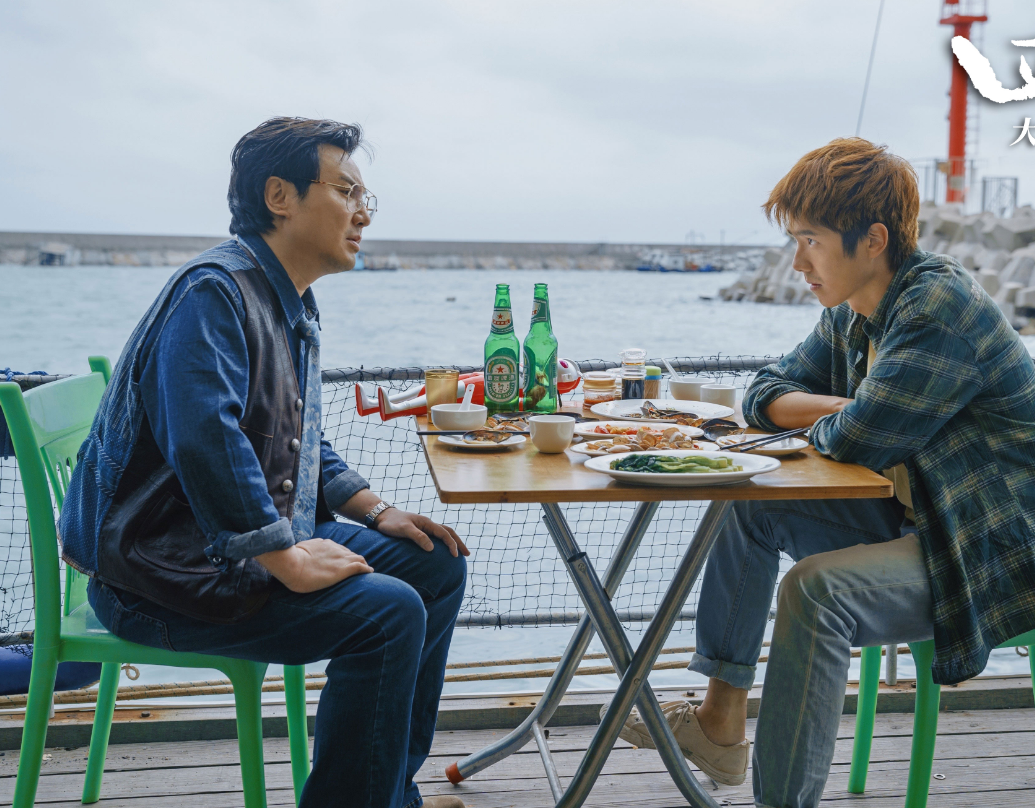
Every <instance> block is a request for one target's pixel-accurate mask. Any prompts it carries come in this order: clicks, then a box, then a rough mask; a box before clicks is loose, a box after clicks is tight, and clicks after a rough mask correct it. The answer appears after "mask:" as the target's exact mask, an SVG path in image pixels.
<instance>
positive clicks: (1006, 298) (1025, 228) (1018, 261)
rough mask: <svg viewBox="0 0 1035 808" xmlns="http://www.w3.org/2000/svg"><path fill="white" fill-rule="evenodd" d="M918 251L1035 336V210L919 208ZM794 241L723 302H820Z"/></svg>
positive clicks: (768, 256)
mask: <svg viewBox="0 0 1035 808" xmlns="http://www.w3.org/2000/svg"><path fill="white" fill-rule="evenodd" d="M919 247H920V249H922V250H928V251H930V252H934V253H942V254H946V255H951V256H952V257H953V258H955V259H956V260H958V261H959V262H960V264H962V265H963V268H964V269H966V270H968V271H969V272H971V273H972V274H973V275H974V278H975V280H977V282H978V283H979V284H981V287H982V288H983V289H984V290H985V291H986V292H988V294H989V295H991V296H992V299H993V300H994V301H995V302H996V304H997V305H998V306H999V308H1000V309H1001V310H1002V312H1003V314H1004V315H1005V316H1006V318H1007V319H1008V320H1009V321H1010V322H1011V323H1012V324H1013V326H1014V327H1015V328H1017V329H1022V330H1024V333H1028V332H1029V331H1035V208H1033V207H1032V206H1031V205H1023V206H1021V207H1018V208H1016V209H1015V210H1014V211H1013V213H1012V215H1010V216H1009V217H997V216H995V215H994V214H992V213H988V212H985V213H974V214H965V213H963V211H962V210H961V208H960V206H958V205H935V204H933V203H930V202H925V203H924V204H922V205H921V206H920V241H919ZM794 249H795V247H794V242H793V240H792V241H790V242H789V243H788V244H787V245H786V246H785V247H783V248H782V249H781V248H771V249H769V250H766V251H765V254H764V256H763V260H762V261H760V262H759V264H758V265H757V268H756V269H755V270H754V271H753V272H750V273H745V274H744V275H742V276H741V277H740V278H738V279H737V280H736V281H735V282H734V283H733V284H731V285H730V286H727V287H725V288H723V289H721V290H719V296H720V297H721V298H722V299H723V300H744V301H749V302H756V303H813V302H816V299H815V297H814V296H813V295H812V293H811V292H810V291H809V287H808V284H806V283H805V280H804V277H803V276H802V274H801V273H800V272H796V271H795V270H794V268H793V266H792V262H793V260H794Z"/></svg>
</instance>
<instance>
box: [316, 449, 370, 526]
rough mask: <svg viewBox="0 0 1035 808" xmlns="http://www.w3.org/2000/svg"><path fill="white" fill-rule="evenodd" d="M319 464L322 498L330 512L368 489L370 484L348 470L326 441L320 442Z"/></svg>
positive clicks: (357, 473) (358, 474)
mask: <svg viewBox="0 0 1035 808" xmlns="http://www.w3.org/2000/svg"><path fill="white" fill-rule="evenodd" d="M320 462H321V469H320V479H321V482H322V483H323V497H324V500H325V501H326V502H327V507H328V508H330V509H331V510H332V511H336V510H338V509H339V508H340V507H341V506H342V505H344V504H345V503H346V502H348V501H349V500H350V499H352V497H353V496H354V495H356V494H358V493H359V492H360V491H362V490H363V489H364V488H370V483H368V482H367V481H366V480H365V479H363V476H362V475H361V474H360V473H359V472H357V471H355V470H354V469H350V468H349V467H348V466H347V465H346V463H345V461H344V460H342V459H341V455H339V454H338V453H337V452H336V451H334V448H333V447H332V446H331V444H330V442H329V441H327V440H321V441H320Z"/></svg>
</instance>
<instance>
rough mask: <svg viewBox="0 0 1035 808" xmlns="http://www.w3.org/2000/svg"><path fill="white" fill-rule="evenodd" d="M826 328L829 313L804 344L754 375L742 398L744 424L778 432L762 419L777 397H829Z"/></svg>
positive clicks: (770, 423) (829, 322)
mask: <svg viewBox="0 0 1035 808" xmlns="http://www.w3.org/2000/svg"><path fill="white" fill-rule="evenodd" d="M830 328H831V321H830V313H829V311H824V312H823V315H822V317H820V321H819V323H817V324H816V327H815V328H814V329H813V330H812V333H811V334H809V336H808V337H806V338H805V341H804V342H802V343H801V344H800V345H798V347H796V348H795V349H794V350H793V351H791V352H790V353H789V354H787V355H786V356H785V357H784V358H783V359H781V360H780V361H779V362H777V363H775V364H773V365H766V366H765V367H764V368H762V369H761V370H760V371H759V372H758V375H757V376H755V378H754V380H753V381H752V382H751V385H750V386H749V387H748V389H747V392H746V393H745V394H744V405H743V407H744V420H746V421H747V422H748V423H749V424H751V425H752V426H754V427H758V428H759V429H762V430H764V431H766V432H779V431H780V427H779V426H777V425H776V424H774V423H773V422H772V421H770V420H769V418H767V417H766V414H765V411H766V409H767V408H768V407H769V405H770V404H772V403H773V402H774V401H776V399H778V398H780V396H785V395H787V394H788V393H813V394H815V395H821V396H829V395H831V391H830V368H831V352H832V350H833V346H832V342H831V339H830Z"/></svg>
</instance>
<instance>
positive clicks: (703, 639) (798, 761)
mask: <svg viewBox="0 0 1035 808" xmlns="http://www.w3.org/2000/svg"><path fill="white" fill-rule="evenodd" d="M764 210H765V212H766V215H767V216H768V217H769V218H770V220H771V221H772V220H775V221H776V222H778V223H779V224H780V225H781V226H783V227H785V228H786V230H787V232H788V233H789V234H790V236H791V237H792V238H793V239H794V240H795V242H796V252H795V257H794V264H793V266H794V269H795V270H797V271H798V272H801V273H802V274H803V275H804V277H805V280H806V281H807V282H808V283H809V286H810V288H811V289H812V291H813V293H814V294H815V295H816V297H817V298H819V301H820V302H821V303H822V304H823V306H824V307H825V310H824V311H823V313H822V315H821V316H820V321H819V324H818V325H817V326H816V328H815V330H814V331H813V332H812V334H811V335H810V336H809V337H808V338H807V339H806V340H805V341H804V342H803V343H801V345H799V346H798V347H797V348H795V349H794V350H793V351H791V353H789V354H788V355H787V356H785V357H784V358H783V359H782V360H781V361H780V362H779V363H777V364H774V365H769V366H768V367H766V368H764V369H763V370H762V371H761V372H760V373H759V374H758V376H757V377H756V378H755V380H754V381H753V382H752V384H751V387H750V388H749V389H748V391H747V395H746V396H745V398H744V416H745V418H746V419H747V421H748V422H749V423H750V424H752V425H753V426H756V427H760V428H762V429H764V430H766V431H770V432H775V431H777V430H779V429H781V428H795V427H803V426H811V427H812V431H811V433H810V438H811V441H812V443H813V444H814V445H815V447H816V449H817V450H818V451H820V452H821V453H823V454H825V455H827V456H829V457H831V458H833V459H835V460H840V461H845V462H852V463H860V464H862V465H864V466H867V467H869V468H871V469H873V470H875V471H879V472H883V473H884V474H885V475H887V476H888V477H889V478H891V479H892V480H893V481H894V483H895V494H896V497H895V498H894V499H871V500H828V501H823V500H819V501H802V502H738V503H735V505H734V507H733V509H732V511H731V514H730V516H729V518H728V519H727V521H726V524H725V525H724V527H723V529H722V534H721V535H720V536H719V539H718V541H717V542H716V545H715V549H714V550H713V552H712V555H711V557H710V558H709V560H708V564H707V567H706V570H705V574H704V581H703V585H702V590H701V598H700V606H699V609H698V619H697V653H696V654H695V655H694V657H693V660H692V661H691V663H690V670H693V671H697V672H698V673H701V674H704V675H705V676H708V677H709V684H708V692H707V695H706V696H705V699H704V703H703V704H702V705H701V706H699V707H696V708H695V707H694V706H693V705H690V704H688V703H685V702H675V703H671V704H668V705H665V708H666V714H667V715H668V717H669V723H670V724H671V725H672V727H673V729H674V731H675V734H676V737H677V739H678V740H679V742H680V746H681V747H682V748H683V751H684V753H685V754H686V755H687V757H689V758H691V759H692V760H693V761H694V763H696V764H697V765H698V767H699V768H701V769H702V770H703V771H705V772H706V773H707V774H709V775H711V776H712V777H713V778H714V779H715V780H717V781H719V782H723V783H727V784H737V783H740V782H743V780H744V778H745V774H746V770H747V762H748V742H747V741H746V740H745V735H744V730H745V722H746V716H747V695H748V690H749V688H750V687H751V685H752V683H753V681H754V677H755V666H756V664H757V660H758V657H759V653H760V651H761V648H762V639H763V634H764V631H765V624H766V621H767V619H768V617H769V609H770V605H771V603H772V593H773V588H774V586H775V585H776V578H777V573H778V570H779V560H780V553H786V554H787V555H789V556H790V557H791V558H793V559H794V560H795V561H796V562H797V563H796V564H795V565H794V567H792V568H791V570H790V571H789V572H788V573H787V574H786V575H785V576H784V579H783V581H782V582H781V584H780V589H779V594H778V599H777V610H776V626H775V628H774V631H773V638H772V647H771V649H770V653H769V662H768V666H767V669H766V675H765V684H764V687H763V691H762V702H761V706H760V708H759V714H758V724H757V727H756V732H755V753H754V765H753V786H754V796H755V803H756V805H760V806H771V808H777V806H779V807H780V808H783V807H784V806H787V807H797V806H814V805H817V804H818V803H819V800H820V798H821V796H822V794H823V788H824V786H825V784H826V780H827V775H828V772H829V769H830V762H831V760H832V759H833V755H834V742H835V740H836V738H837V729H838V725H839V722H840V718H841V711H842V708H843V706H844V697H845V686H846V684H847V681H848V667H849V660H850V652H851V648H852V647H853V646H856V647H858V646H877V645H884V644H886V643H892V642H894V643H898V642H912V641H920V640H929V639H931V638H932V637H933V638H934V641H935V657H934V665H933V668H932V672H933V675H934V680H935V682H938V683H941V684H953V683H956V682H960V681H962V680H964V679H967V678H970V677H972V676H976V675H977V674H979V673H980V672H981V671H982V669H983V668H984V666H985V663H986V661H987V659H988V655H989V652H990V651H991V649H992V648H994V647H995V646H996V645H998V644H999V643H1001V642H1003V641H1004V640H1007V639H1008V638H1010V637H1012V636H1015V635H1018V634H1021V633H1023V632H1025V631H1029V630H1031V629H1032V628H1035V473H1033V471H1032V469H1033V468H1035V366H1033V363H1032V358H1031V357H1030V356H1029V355H1028V352H1027V351H1026V350H1025V348H1024V346H1023V345H1022V343H1021V341H1020V340H1019V338H1018V336H1017V334H1016V333H1015V332H1014V330H1013V328H1011V326H1010V324H1009V323H1008V322H1007V321H1006V319H1005V318H1004V317H1003V315H1002V314H1001V312H1000V311H999V309H998V308H997V307H996V305H995V304H994V303H993V302H992V300H991V299H990V298H989V297H988V295H986V294H985V293H984V291H982V289H981V287H980V286H978V284H977V283H975V281H974V280H973V278H972V277H971V276H970V274H968V273H967V272H966V271H965V270H964V269H962V268H961V267H960V265H959V264H958V263H957V262H956V261H955V260H954V259H952V258H949V257H948V256H944V255H934V254H931V253H928V252H924V251H922V250H918V249H917V235H918V227H917V217H918V213H919V195H918V193H917V186H916V176H915V174H914V172H913V170H912V168H911V167H910V166H909V164H908V163H907V162H906V161H904V160H902V159H901V158H899V157H896V156H894V155H892V154H889V153H888V152H887V151H886V150H885V148H883V147H880V146H875V145H873V144H872V143H869V142H868V141H865V140H862V139H859V138H848V139H840V140H835V141H833V142H831V143H830V144H828V145H827V146H824V147H823V148H820V149H816V150H815V151H812V152H810V153H809V154H807V155H805V156H804V157H803V158H802V159H801V160H800V161H799V162H798V163H797V165H795V166H794V168H793V169H791V171H790V173H788V174H787V176H785V177H784V178H783V179H782V180H780V182H779V183H778V184H777V186H776V187H775V188H774V189H773V192H772V194H771V195H770V197H769V200H768V202H766V204H765V206H764ZM622 735H623V737H625V738H626V739H627V740H630V741H632V742H633V743H636V744H638V745H653V744H649V743H648V742H649V736H647V735H646V732H645V731H644V730H643V724H642V722H640V721H639V718H638V716H636V715H635V714H634V715H633V716H632V717H631V718H630V719H629V720H628V721H627V722H626V726H625V728H624V730H623V733H622Z"/></svg>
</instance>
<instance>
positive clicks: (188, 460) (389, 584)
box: [61, 118, 468, 808]
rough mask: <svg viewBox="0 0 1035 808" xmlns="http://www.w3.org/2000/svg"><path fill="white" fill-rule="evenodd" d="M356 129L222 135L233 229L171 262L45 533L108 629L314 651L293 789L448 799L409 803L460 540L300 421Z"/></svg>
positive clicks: (351, 204) (454, 608)
mask: <svg viewBox="0 0 1035 808" xmlns="http://www.w3.org/2000/svg"><path fill="white" fill-rule="evenodd" d="M361 143H362V133H361V131H360V129H359V127H358V126H349V125H344V124H340V123H336V122H334V121H320V120H308V119H301V118H274V119H272V120H269V121H267V122H266V123H264V124H262V125H261V126H259V127H258V128H256V129H254V130H253V131H251V132H249V133H248V134H246V135H245V136H244V137H243V138H241V140H240V141H239V142H238V143H237V145H236V147H235V148H234V152H233V157H232V172H231V177H230V191H229V194H228V199H229V203H230V211H231V214H232V218H231V223H230V232H231V233H233V234H234V235H235V236H236V238H235V239H232V240H230V241H226V242H224V243H223V244H220V245H219V246H217V247H214V248H213V249H211V250H208V251H207V252H205V253H202V254H201V255H200V256H198V257H197V258H195V259H194V260H193V261H190V262H189V263H188V264H187V265H185V266H184V267H182V268H181V269H180V270H179V271H178V272H177V273H176V274H175V275H174V276H173V277H172V278H171V279H170V281H169V283H168V284H167V285H166V287H165V289H163V290H162V292H161V293H160V294H159V296H158V298H157V299H156V300H155V302H154V303H153V304H152V306H151V308H150V309H148V311H147V313H146V314H145V315H144V317H143V319H142V320H141V321H140V323H139V324H138V325H137V327H136V329H135V330H134V332H133V334H132V335H131V337H130V339H129V342H128V343H127V345H126V347H125V349H124V351H123V353H122V357H121V358H120V359H119V362H118V365H117V366H116V367H115V370H114V373H113V375H112V378H111V382H110V384H109V387H108V391H107V393H106V395H105V397H104V400H103V401H102V403H101V407H100V410H99V412H98V414H97V418H96V420H95V421H94V425H93V429H92V430H91V433H90V435H89V437H88V438H87V440H86V442H85V443H84V445H83V448H82V450H81V452H80V463H79V465H78V466H77V467H76V470H75V473H74V475H73V478H72V482H71V484H70V486H69V489H68V493H67V496H66V499H65V507H64V509H63V511H62V513H61V534H62V539H63V550H64V556H65V559H66V561H68V563H70V564H72V565H73V566H75V567H76V568H77V569H80V570H82V571H83V572H85V573H87V574H88V575H90V576H91V579H92V580H91V582H90V587H89V597H90V603H91V604H92V606H93V608H94V610H95V611H96V613H97V617H98V619H100V621H101V622H102V623H103V624H104V625H105V626H106V627H107V628H108V629H109V630H110V631H112V633H114V634H116V635H117V636H119V637H122V638H124V639H127V640H131V641H133V642H138V643H142V644H144V645H150V646H155V647H162V648H169V649H172V650H176V651H194V652H201V653H218V654H223V655H227V656H235V657H239V658H242V659H253V660H256V661H260V662H274V663H282V664H286V665H303V664H308V663H312V662H319V661H321V660H328V664H327V684H326V686H325V688H324V690H323V694H322V696H321V698H320V707H319V710H318V712H317V718H316V746H315V754H314V765H313V771H312V774H311V775H310V777H309V780H308V782H307V783H306V787H305V790H304V792H303V794H302V800H301V805H302V806H306V807H307V808H309V807H310V806H311V807H314V808H315V806H319V807H320V808H324V806H332V805H334V806H357V808H359V806H363V807H364V808H375V807H376V808H382V807H383V806H392V807H393V808H403V807H404V806H405V808H416V806H419V805H421V804H423V805H425V806H429V807H433V808H462V807H463V803H462V802H460V800H458V799H456V798H454V797H429V798H428V799H427V800H423V801H422V799H421V796H420V792H419V790H418V788H417V786H416V785H415V784H414V782H413V777H414V775H415V774H416V773H417V770H418V769H419V768H420V766H421V764H422V763H423V762H424V760H425V758H426V757H427V755H428V752H429V750H430V748H431V741H432V738H433V736H434V731H435V719H436V715H437V711H438V701H439V696H440V694H441V691H442V682H443V678H444V672H445V665H446V657H447V654H448V651H449V643H450V639H451V638H452V633H453V625H454V623H455V620H456V615H457V612H458V611H459V609H460V602H461V600H462V598H463V593H464V585H465V580H466V566H465V561H464V557H465V556H466V555H468V551H467V548H466V547H465V546H464V543H463V541H461V539H460V538H459V537H458V536H457V534H456V533H455V532H454V531H453V530H452V529H451V528H448V527H445V526H443V525H439V524H436V523H435V522H433V521H432V520H431V519H428V518H427V517H424V516H420V515H418V514H413V513H406V512H405V511H402V510H400V509H396V508H394V507H392V506H391V505H390V504H388V503H387V502H384V501H383V500H381V498H380V497H378V496H377V495H376V494H374V493H373V492H372V491H371V490H370V486H369V484H368V483H367V482H366V480H364V479H363V478H362V477H361V476H360V475H359V474H358V473H356V471H354V470H353V469H350V468H349V467H348V466H347V465H346V464H345V463H344V461H343V460H342V459H341V458H340V457H339V456H338V455H337V453H336V452H335V451H334V450H333V449H332V448H331V445H330V443H328V442H327V441H325V440H323V437H322V432H321V418H320V408H321V401H320V393H321V385H320V359H319V349H320V325H319V312H318V311H317V308H316V299H315V298H314V296H313V292H312V289H311V288H310V287H311V285H312V283H313V282H314V281H316V280H317V279H318V278H321V277H323V276H324V275H331V274H335V273H339V272H344V271H347V270H349V269H352V268H353V267H354V266H355V263H356V256H357V254H358V253H359V249H360V242H361V240H362V233H363V230H364V228H366V227H367V226H368V225H369V224H370V221H371V218H372V217H373V215H374V212H375V211H376V209H377V200H376V198H375V197H374V195H373V194H371V193H370V192H369V191H368V190H367V189H366V188H365V187H364V185H363V178H362V176H361V175H360V171H359V168H358V166H357V165H356V163H355V162H354V161H353V159H352V154H353V152H354V151H355V150H356V149H357V148H359V147H360V146H361ZM335 514H339V515H341V516H343V517H345V518H346V519H348V520H351V521H347V522H346V521H338V520H336V519H335ZM357 523H358V524H357Z"/></svg>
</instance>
